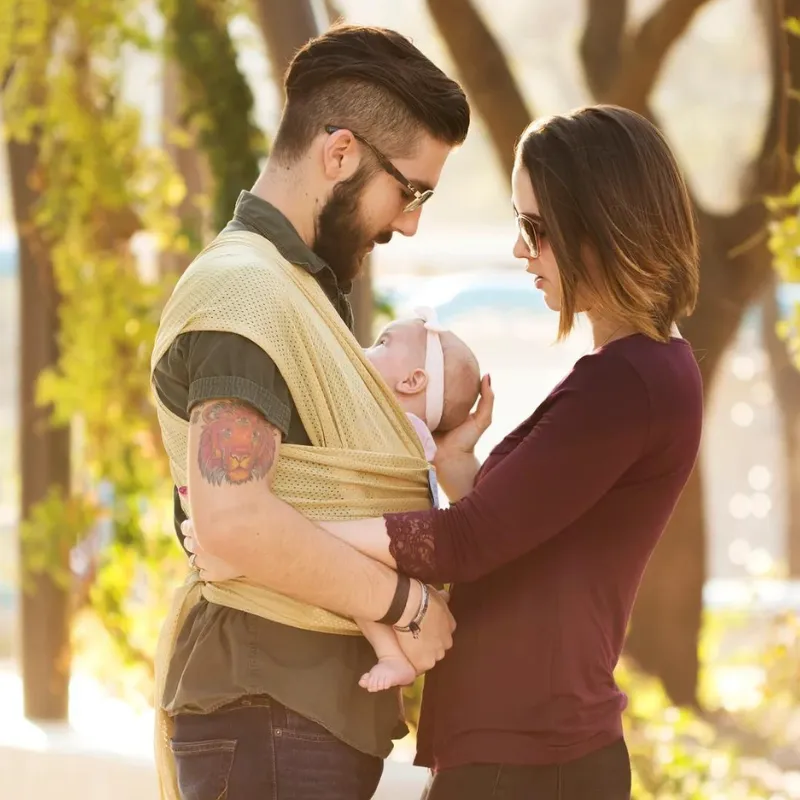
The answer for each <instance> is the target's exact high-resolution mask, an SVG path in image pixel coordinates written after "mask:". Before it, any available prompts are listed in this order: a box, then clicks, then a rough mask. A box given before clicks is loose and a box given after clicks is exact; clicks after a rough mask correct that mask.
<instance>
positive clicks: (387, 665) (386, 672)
mask: <svg viewBox="0 0 800 800" xmlns="http://www.w3.org/2000/svg"><path fill="white" fill-rule="evenodd" d="M416 677H417V673H416V670H415V669H414V667H412V666H411V662H410V661H407V660H406V659H405V658H401V657H399V656H384V657H383V658H381V659H379V660H378V663H377V664H376V665H375V666H374V667H373V668H372V669H371V670H370V671H369V672H367V673H366V674H364V675H362V676H361V680H360V681H359V682H358V685H359V686H360V687H361V688H362V689H366V690H367V691H368V692H382V691H385V690H386V689H391V688H392V686H408V685H409V684H411V683H414V678H416Z"/></svg>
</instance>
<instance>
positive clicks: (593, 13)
mask: <svg viewBox="0 0 800 800" xmlns="http://www.w3.org/2000/svg"><path fill="white" fill-rule="evenodd" d="M627 15H628V3H627V0H587V3H586V25H585V26H584V28H583V36H582V37H581V43H580V47H579V52H580V57H581V63H582V64H583V73H584V76H585V78H586V83H587V84H588V86H589V89H590V90H591V92H592V94H593V95H594V96H595V97H602V96H603V94H604V93H605V92H607V91H608V88H609V86H610V85H611V83H612V81H613V80H614V76H615V75H616V74H617V69H618V68H619V55H620V52H619V51H620V42H621V41H622V36H623V34H624V32H625V20H626V19H627Z"/></svg>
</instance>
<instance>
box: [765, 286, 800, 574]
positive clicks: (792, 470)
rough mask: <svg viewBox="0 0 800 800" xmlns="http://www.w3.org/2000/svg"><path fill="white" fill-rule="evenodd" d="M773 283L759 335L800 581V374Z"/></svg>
mask: <svg viewBox="0 0 800 800" xmlns="http://www.w3.org/2000/svg"><path fill="white" fill-rule="evenodd" d="M775 283H776V281H775V280H774V279H773V280H772V281H771V282H770V284H769V285H768V287H767V290H766V291H765V293H764V300H763V302H762V304H761V313H762V326H761V334H762V337H763V340H764V347H765V349H766V351H767V355H768V356H769V365H770V371H771V372H772V385H773V387H774V388H775V399H776V400H777V405H778V412H779V416H780V430H781V434H782V435H781V440H782V442H783V459H784V460H783V464H784V474H785V482H786V500H787V503H786V505H787V508H786V515H787V516H786V544H787V555H788V559H787V560H788V567H789V576H790V577H792V578H800V372H798V371H797V367H796V366H795V364H794V362H793V361H792V359H791V356H790V355H789V351H788V350H787V347H786V342H784V341H783V340H782V339H781V338H780V337H779V336H778V332H777V326H778V322H779V320H780V310H779V308H778V298H777V294H776V288H777V287H776V285H775Z"/></svg>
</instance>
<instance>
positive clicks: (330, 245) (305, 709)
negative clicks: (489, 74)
mask: <svg viewBox="0 0 800 800" xmlns="http://www.w3.org/2000/svg"><path fill="white" fill-rule="evenodd" d="M285 89H286V105H285V107H284V110H283V115H282V119H281V123H280V127H279V130H278V133H277V136H276V138H275V142H274V147H273V151H272V154H271V157H270V159H269V161H268V163H267V164H266V166H265V167H264V170H263V172H262V174H261V175H260V177H259V178H258V180H257V181H256V184H255V185H254V186H253V188H252V190H251V191H250V192H242V194H241V196H240V197H239V200H238V202H237V205H236V209H235V212H234V216H233V219H232V220H231V222H230V223H229V224H228V226H227V227H226V229H225V231H223V233H222V235H221V236H220V237H218V240H217V241H218V242H223V243H224V242H226V241H231V240H236V241H239V240H241V241H245V242H250V243H251V244H252V245H253V247H252V252H253V253H256V252H259V253H261V255H260V256H258V258H260V259H261V262H259V260H258V258H256V257H253V259H250V258H249V257H248V260H247V263H246V264H242V263H241V262H239V263H238V264H234V265H233V266H228V267H225V268H224V269H223V267H221V266H220V267H215V266H214V264H213V263H212V262H211V261H209V251H213V248H214V245H212V246H211V248H209V251H206V253H204V254H201V256H199V257H198V259H197V260H196V262H195V264H193V265H192V267H190V268H189V270H188V271H187V274H186V275H184V278H183V279H182V281H181V284H179V286H178V288H177V289H176V295H177V294H180V292H181V291H183V292H184V294H185V290H186V285H187V283H191V282H192V281H193V280H194V281H195V282H196V284H197V286H198V287H199V288H198V289H197V291H198V292H200V293H202V292H204V291H206V289H204V288H203V286H205V284H203V281H206V283H208V281H216V282H218V283H219V285H220V286H221V287H222V288H220V289H219V297H220V298H222V299H221V300H220V302H223V301H224V302H228V301H229V300H230V298H229V297H228V298H227V300H225V297H227V295H225V289H224V286H225V281H226V280H229V281H230V282H231V283H235V282H236V281H238V280H239V279H240V277H241V273H243V272H244V273H248V271H249V273H248V274H250V275H253V276H255V277H258V271H259V270H261V269H262V268H263V269H267V268H268V267H269V268H271V267H272V266H274V265H272V264H271V263H270V264H267V263H266V262H267V260H268V259H269V258H270V257H269V255H266V256H265V255H264V253H267V254H269V253H270V252H274V253H275V260H279V261H280V262H281V263H282V264H283V265H284V266H283V267H281V268H282V269H285V268H287V266H288V267H289V268H290V269H294V270H295V272H296V273H297V274H296V275H294V276H289V277H290V278H291V280H292V281H294V283H293V284H292V286H293V287H294V285H295V284H296V285H297V286H306V289H305V291H306V294H308V293H309V291H310V290H308V286H307V284H308V281H309V278H308V276H312V277H313V281H316V284H315V286H316V285H318V286H319V287H321V289H322V290H323V292H324V296H323V295H322V294H321V293H319V295H320V297H323V301H324V302H325V303H328V302H329V303H330V304H332V307H333V309H335V312H336V314H338V317H340V318H341V320H343V321H344V323H345V324H346V325H347V327H348V328H351V329H352V324H353V319H352V312H351V309H350V305H349V303H348V300H347V293H348V291H349V289H350V285H351V281H352V280H353V278H355V277H356V275H357V274H358V270H359V267H360V264H361V262H362V260H363V259H364V257H365V256H366V255H367V253H369V252H370V251H371V250H372V248H373V246H374V245H375V244H376V243H377V244H382V243H386V242H388V241H389V240H390V239H391V237H392V235H393V233H395V232H398V233H401V234H403V235H404V236H413V235H414V233H415V232H416V230H417V225H418V223H419V217H420V210H421V207H422V205H423V204H424V203H425V202H426V201H427V200H428V199H429V198H430V196H431V195H432V193H433V189H434V187H435V186H436V184H437V182H438V180H439V175H440V173H441V170H442V167H443V165H444V162H445V160H446V158H447V156H448V155H449V153H450V152H451V150H452V149H453V148H454V147H456V146H457V145H460V144H461V143H462V142H463V140H464V138H465V136H466V134H467V129H468V126H469V106H468V104H467V101H466V98H465V96H464V93H463V91H462V90H461V88H460V87H459V86H458V84H457V83H455V82H454V81H452V80H451V79H449V78H448V77H447V76H446V75H445V74H444V73H443V72H442V71H441V70H439V69H438V68H437V67H436V66H435V65H434V64H432V63H431V62H430V61H429V60H428V59H427V58H426V57H425V56H424V55H423V54H422V53H421V52H420V51H419V50H417V48H416V47H414V46H413V45H412V44H411V43H410V42H409V41H408V40H407V39H406V38H404V37H403V36H401V35H399V34H397V33H395V32H393V31H389V30H384V29H377V28H367V27H360V26H337V27H334V28H332V29H331V30H330V31H328V32H327V33H326V34H324V35H322V36H320V37H318V38H316V39H314V40H312V41H311V42H309V43H308V44H307V45H306V46H305V47H304V48H303V49H302V50H300V51H299V52H298V54H297V55H296V57H295V59H294V60H293V62H292V64H291V66H290V67H289V70H288V71H287V74H286V78H285ZM236 237H239V238H238V240H237V238H236ZM247 237H250V238H247ZM259 237H263V240H266V242H265V241H263V240H262V239H259ZM256 240H258V241H260V242H261V244H262V245H264V247H262V248H261V249H259V247H258V241H256ZM270 248H274V250H270ZM213 257H214V255H213V252H211V258H213ZM201 261H202V262H203V264H204V266H203V270H204V272H203V276H205V277H203V278H202V279H198V278H197V274H198V271H197V269H195V267H196V266H197V264H198V262H201ZM219 263H220V264H222V262H221V261H220V262H219ZM290 265H293V267H291V266H290ZM225 269H227V270H228V271H227V272H225ZM215 270H216V272H215ZM220 270H222V272H220ZM226 276H227V277H226ZM198 280H199V283H197V281H198ZM303 281H305V282H306V283H305V284H304V283H303ZM313 281H312V283H313ZM201 284H203V285H202V286H201ZM215 291H216V289H215ZM231 291H233V289H232V290H231ZM237 291H238V290H237ZM314 291H316V289H314ZM312 293H313V292H312ZM277 294H280V292H278V293H277ZM205 296H208V295H207V294H206V295H205ZM298 296H299V295H298ZM198 297H199V294H198ZM325 297H327V300H325V299H324V298H325ZM268 299H269V301H270V303H273V304H274V305H273V306H271V308H274V310H275V313H276V314H278V315H279V316H280V318H281V319H284V316H283V314H284V312H285V313H286V314H290V313H294V310H293V309H292V308H288V305H289V304H292V303H294V305H297V301H293V300H290V298H289V295H288V294H287V295H286V299H285V300H283V301H281V300H280V298H278V297H275V296H270V297H269V298H268ZM174 300H175V295H173V299H172V300H171V301H170V302H171V303H172V304H173V305H172V306H169V305H168V307H167V309H166V310H165V316H164V318H162V324H161V329H160V332H159V335H160V340H159V341H157V344H156V351H155V352H154V357H153V376H152V377H153V388H154V391H155V395H156V401H157V405H158V407H159V413H160V420H161V423H162V433H164V439H165V445H166V446H167V450H168V452H170V455H171V461H172V464H171V466H172V469H173V475H174V477H175V480H176V489H175V524H176V529H177V532H178V535H179V537H181V532H180V526H181V524H182V522H183V521H184V520H185V519H186V512H187V511H191V515H192V518H193V521H194V524H195V528H196V530H197V535H198V538H200V533H201V530H202V529H203V527H204V524H205V526H207V527H208V526H213V528H214V547H213V548H212V546H211V544H208V545H206V549H207V550H208V551H209V552H210V551H211V550H212V549H214V548H215V549H216V552H215V553H213V555H216V556H218V557H219V558H221V559H223V560H226V561H230V562H231V563H236V562H237V559H238V560H239V561H241V553H242V550H241V546H243V545H242V542H243V540H244V538H245V537H247V536H250V539H248V542H247V546H248V547H251V546H252V547H258V548H262V549H261V550H259V555H262V554H263V555H264V556H265V557H264V558H263V559H262V558H259V559H258V560H259V563H261V562H262V561H263V562H264V563H266V564H267V565H269V569H270V570H271V571H270V572H269V574H264V575H263V576H260V577H261V578H263V580H261V581H260V583H261V584H263V585H264V586H269V587H270V589H272V590H275V592H279V593H280V594H281V595H285V596H288V597H291V598H296V599H297V600H298V601H305V602H306V603H309V604H312V605H313V606H315V607H316V606H318V607H321V608H324V609H330V610H332V611H334V612H338V613H339V614H343V615H346V616H348V617H361V618H367V619H374V620H378V621H381V622H384V623H386V624H391V625H395V626H396V627H397V628H398V629H399V630H401V631H402V630H404V631H405V634H401V635H400V639H401V644H402V646H403V648H404V650H405V652H406V654H407V655H408V657H409V659H410V660H411V661H412V663H414V664H415V666H417V667H418V668H419V669H420V670H422V669H425V668H427V667H430V666H432V664H433V663H434V662H435V661H436V660H438V659H439V658H441V657H442V656H443V654H444V652H445V650H446V649H447V648H448V647H449V646H450V645H451V643H452V639H451V633H452V629H453V627H454V624H453V621H452V618H451V617H450V615H449V612H448V610H447V608H446V605H445V603H444V601H443V600H442V599H441V598H440V597H438V596H437V595H436V594H435V593H434V592H432V591H431V592H428V590H427V588H426V587H423V586H422V585H420V584H417V583H416V582H409V580H408V579H407V578H404V576H401V575H397V574H395V573H394V572H392V571H390V570H387V569H386V568H384V567H383V566H382V565H379V564H377V563H376V562H372V561H370V560H369V559H365V558H363V557H362V556H361V555H360V554H358V553H357V552H356V551H355V550H351V549H350V548H348V547H346V546H342V545H340V543H339V542H336V541H335V540H334V539H332V538H330V537H327V536H322V537H320V538H318V539H314V540H313V541H311V540H308V539H303V538H302V537H297V539H293V540H292V541H291V542H276V541H271V540H270V537H269V536H267V535H264V536H260V531H259V530H256V529H253V527H252V520H253V519H257V518H258V513H259V509H263V508H264V507H263V506H261V505H259V504H260V502H261V501H260V498H262V497H266V496H267V493H269V492H270V491H271V490H272V476H273V474H276V473H279V472H280V470H279V469H276V466H277V461H278V456H279V451H280V450H281V448H285V450H284V452H289V451H291V450H292V448H291V446H292V445H306V446H308V445H312V444H313V445H314V446H315V447H316V446H317V445H318V444H319V443H320V442H319V439H320V436H319V430H318V427H319V426H317V428H314V431H312V430H311V429H310V428H309V423H308V414H307V413H304V414H303V416H302V418H301V414H300V413H299V411H298V402H297V397H293V393H294V392H290V390H289V385H288V382H287V379H286V375H285V374H284V373H285V372H286V371H287V369H289V367H290V366H291V362H285V361H284V362H281V363H282V364H283V366H282V367H281V369H279V368H278V366H277V365H276V360H275V358H273V357H271V356H270V355H268V354H267V352H265V348H264V347H263V346H260V345H259V344H258V343H257V340H259V337H258V336H257V335H256V334H255V333H251V328H250V327H249V326H250V324H251V318H252V317H254V316H257V315H258V314H259V310H258V309H253V308H252V307H247V308H246V307H245V306H246V305H247V303H248V302H249V301H250V298H248V297H247V296H246V292H245V293H244V294H242V295H241V297H240V301H238V300H237V303H239V302H241V308H240V306H239V305H237V304H236V303H234V304H232V305H229V306H226V308H228V309H229V310H228V311H226V313H228V314H229V316H230V317H231V319H226V320H225V321H224V324H218V323H216V322H215V323H209V322H203V321H202V314H203V313H205V314H206V317H205V319H210V318H211V315H213V313H214V309H206V310H205V311H203V309H201V308H200V306H201V305H202V302H203V301H201V300H198V301H197V310H195V309H191V310H190V311H187V312H186V313H185V319H184V320H183V321H182V322H181V323H180V324H179V325H178V326H177V328H175V330H174V331H173V332H171V333H167V332H166V331H165V328H166V326H167V325H168V324H171V323H169V319H170V314H173V312H174V307H175V303H174V302H173V301H174ZM281 302H283V303H284V306H283V307H282V306H281ZM207 305H208V303H207ZM211 305H213V303H211ZM323 311H324V309H323ZM262 312H263V309H262ZM270 313H272V312H270ZM326 313H330V308H329V307H328V310H327V312H326ZM248 314H250V317H248ZM237 315H238V317H239V318H237V319H234V317H237ZM173 316H174V314H173ZM262 316H263V313H262ZM322 316H324V314H322ZM287 318H288V317H287ZM199 320H200V321H199ZM334 322H335V324H334V325H332V327H333V328H336V327H337V326H340V325H341V323H340V322H339V321H338V320H336V319H335V315H334ZM267 323H269V320H267ZM280 325H283V326H284V327H283V330H284V331H285V334H286V336H287V338H288V337H289V336H290V331H289V330H288V328H289V327H290V326H289V325H288V323H284V322H282V323H280V324H279V325H278V327H280ZM262 327H263V326H262ZM175 331H177V333H175ZM280 335H281V334H280V331H279V333H278V341H277V345H276V347H277V350H278V351H280V350H281V341H280ZM345 335H346V336H348V337H349V334H347V333H346V332H345ZM165 337H166V340H165ZM350 338H352V337H350ZM159 342H161V344H159ZM161 345H163V346H161ZM345 349H346V348H345ZM348 352H350V351H348ZM351 358H353V356H351ZM358 374H362V373H358ZM367 379H369V375H368V374H367ZM295 386H297V383H296V379H295ZM301 388H302V385H301ZM323 388H325V387H323ZM324 395H325V392H323V395H320V396H324ZM327 395H328V396H326V397H325V403H329V404H331V406H332V407H331V408H330V409H326V413H327V414H328V418H335V417H336V415H337V409H336V407H335V406H336V404H337V403H338V402H344V398H340V397H339V396H336V395H335V394H333V393H332V392H327ZM331 395H333V396H331ZM367 424H369V422H368V421H367V420H365V421H364V422H363V423H362V427H363V425H367ZM176 425H177V426H178V427H174V431H176V433H175V435H174V436H172V438H170V436H168V435H167V433H168V432H169V430H173V429H170V428H169V426H176ZM180 426H182V427H180ZM400 428H402V425H401V426H400ZM401 433H402V431H401ZM402 435H405V434H404V433H402ZM323 439H324V437H323ZM176 442H177V444H176ZM326 446H327V445H326ZM176 452H177V453H179V454H180V456H179V457H173V456H174V453H176ZM285 458H286V456H281V462H282V463H285ZM181 460H183V461H184V462H185V464H188V466H185V465H183V464H181V463H180V462H181ZM187 475H188V480H187ZM186 482H188V483H189V491H188V496H187V492H186V490H185V489H184V488H183V484H184V483H186ZM276 491H277V490H276ZM259 492H261V494H258V493H259ZM248 515H249V516H248ZM212 520H213V522H212ZM248 526H249V527H248ZM181 540H182V537H181ZM236 547H239V548H240V549H239V550H237V551H236V552H234V550H235V549H236ZM231 548H232V549H231ZM205 588H207V587H204V594H205ZM231 605H233V606H236V605H237V603H236V602H232V603H231ZM239 605H240V607H241V604H239ZM268 616H269V615H268V614H267V615H266V616H261V615H260V614H255V613H248V612H246V611H244V610H238V609H237V608H235V607H229V606H228V605H225V604H218V603H216V602H209V601H208V600H207V599H205V598H201V599H199V601H198V602H196V604H194V605H192V607H191V609H190V610H189V611H188V613H186V614H184V615H183V616H182V617H181V616H176V622H175V624H174V625H173V627H174V629H175V630H174V640H173V642H172V644H171V647H170V649H169V653H170V655H169V659H168V669H166V670H165V678H164V681H163V691H162V696H161V697H159V698H157V700H158V701H159V702H160V706H161V710H162V711H163V712H164V714H165V715H166V717H165V718H167V717H168V719H169V723H168V727H167V728H164V730H163V731H162V736H161V739H162V741H161V742H160V744H163V743H164V742H166V741H168V742H169V746H170V748H171V758H172V759H173V760H172V763H171V766H170V767H169V770H170V771H171V774H172V777H173V778H174V780H173V781H172V783H173V784H175V786H176V788H170V787H168V786H166V784H165V780H164V778H163V776H162V797H169V798H173V797H175V798H177V797H180V798H183V800H203V799H204V798H217V797H226V798H227V800H256V798H267V797H279V798H292V799H293V800H301V799H302V798H315V800H326V799H328V800H339V798H341V800H345V798H347V800H356V799H357V798H369V797H371V796H372V794H373V792H374V790H375V788H376V787H377V784H378V781H379V779H380V775H381V771H382V763H383V762H382V759H383V758H385V757H386V756H387V755H388V753H389V752H390V750H391V747H392V744H391V740H392V739H393V738H398V737H400V736H402V735H403V734H404V733H405V730H406V729H405V725H404V723H403V721H402V704H401V702H400V698H399V695H398V693H397V692H396V691H390V692H379V693H369V692H366V691H364V690H363V689H361V688H359V686H358V681H359V678H360V676H361V675H362V674H363V673H364V672H366V671H367V669H368V668H369V667H370V665H371V662H372V653H371V649H370V646H369V644H368V643H367V642H366V641H365V640H364V639H363V638H360V637H358V636H355V635H351V634H352V633H353V632H352V631H348V632H347V635H338V634H337V633H336V632H335V630H331V629H328V628H325V627H324V626H321V625H320V626H317V625H315V624H313V622H311V623H309V624H305V623H304V622H299V623H298V624H297V625H294V624H282V623H281V622H277V621H275V619H270V618H268ZM168 627H169V624H168V625H167V626H165V628H168ZM322 631H325V632H322ZM412 633H413V635H412ZM160 774H161V768H160ZM167 783H170V782H169V781H167Z"/></svg>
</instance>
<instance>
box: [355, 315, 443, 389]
mask: <svg viewBox="0 0 800 800" xmlns="http://www.w3.org/2000/svg"><path fill="white" fill-rule="evenodd" d="M426 345H427V338H426V330H425V324H424V323H423V322H422V320H419V319H407V320H397V321H396V322H390V323H389V324H388V325H387V326H386V327H385V328H384V329H383V330H382V331H381V332H380V334H379V335H378V338H377V339H376V340H375V344H373V345H372V347H369V348H367V349H366V350H365V351H364V354H365V355H366V357H367V358H368V359H369V360H370V362H371V363H372V366H373V367H375V369H376V370H378V372H379V373H380V374H381V377H382V378H383V379H384V380H385V381H386V382H387V383H388V384H389V386H390V387H391V388H392V391H394V390H395V388H396V387H397V384H398V383H400V382H401V381H403V380H405V378H407V377H408V376H409V375H410V374H411V373H412V372H413V371H414V370H415V369H425V348H426Z"/></svg>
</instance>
